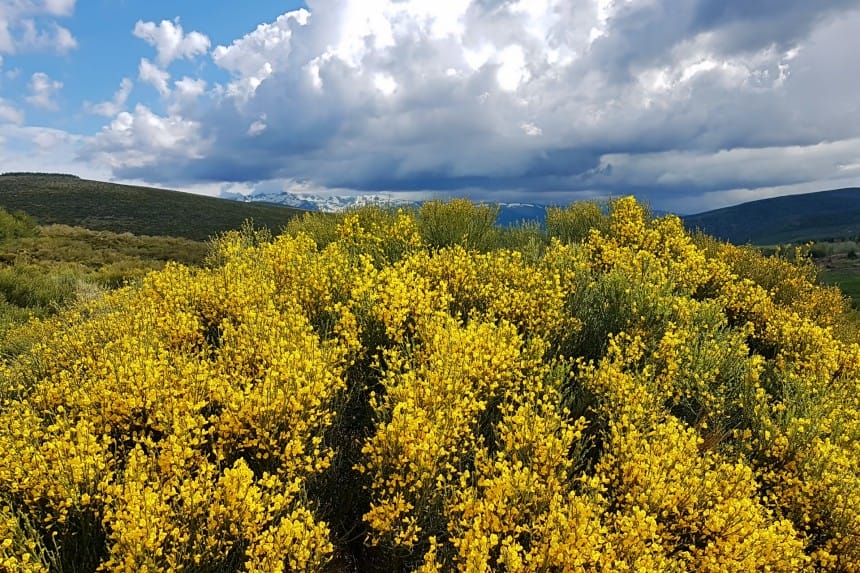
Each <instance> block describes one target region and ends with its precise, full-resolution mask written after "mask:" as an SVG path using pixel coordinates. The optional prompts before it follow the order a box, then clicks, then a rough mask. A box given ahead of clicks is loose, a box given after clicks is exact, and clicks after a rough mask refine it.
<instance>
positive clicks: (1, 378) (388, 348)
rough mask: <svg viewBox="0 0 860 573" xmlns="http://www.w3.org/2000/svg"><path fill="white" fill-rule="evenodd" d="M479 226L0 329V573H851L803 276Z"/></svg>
mask: <svg viewBox="0 0 860 573" xmlns="http://www.w3.org/2000/svg"><path fill="white" fill-rule="evenodd" d="M469 217H474V218H475V221H473V222H469ZM492 217H493V212H492V209H489V208H487V207H484V206H480V205H467V204H466V203H465V202H462V201H458V202H452V203H447V204H443V203H437V204H433V205H432V206H431V207H429V208H428V210H426V211H423V212H422V211H417V212H409V211H403V210H388V209H380V208H369V209H363V210H357V211H353V212H348V213H343V214H339V215H335V216H328V215H319V214H317V215H306V216H304V217H303V218H302V219H301V220H299V219H296V220H295V221H294V222H293V223H291V224H290V225H289V226H288V227H287V232H286V233H284V234H282V235H280V236H276V237H273V236H272V235H271V234H270V233H268V232H267V231H265V230H260V229H257V228H254V227H252V226H250V225H247V226H245V227H244V228H243V229H242V230H240V231H235V232H229V233H226V234H223V235H221V236H220V237H219V238H218V239H217V240H216V241H213V242H212V244H211V249H210V252H209V254H208V256H207V257H206V264H205V265H203V266H188V265H183V264H178V263H169V264H167V265H165V267H164V268H163V269H162V270H158V271H155V272H152V273H150V274H148V275H146V276H145V277H144V278H143V279H142V280H141V281H140V282H139V283H136V284H134V285H130V286H126V287H122V288H119V289H116V290H113V291H110V292H105V293H103V294H99V295H97V296H93V297H91V298H89V299H88V300H82V301H80V302H77V303H73V304H72V305H71V306H69V307H67V308H65V309H64V310H62V311H61V312H59V313H57V314H56V315H54V316H50V317H47V318H45V319H43V320H39V321H34V322H31V323H28V324H27V325H25V326H23V327H22V328H20V329H18V330H15V331H14V336H15V337H17V338H16V340H19V341H23V342H19V344H20V347H19V349H18V351H16V352H15V353H7V354H6V357H5V358H4V359H3V362H2V366H0V536H2V538H3V539H7V540H9V541H8V542H7V543H4V544H3V545H0V559H2V561H0V563H2V566H3V567H5V568H7V569H10V570H32V571H61V570H62V571H66V570H90V571H92V570H96V569H99V570H105V571H141V570H148V571H177V570H188V571H216V572H232V571H244V570H254V571H386V572H389V571H421V572H424V573H428V572H432V571H546V572H549V571H576V570H586V571H605V572H610V571H625V570H636V571H643V572H650V571H654V572H665V571H713V572H715V573H716V572H723V571H737V572H738V573H740V572H746V571H765V570H768V571H778V572H786V573H788V572H796V571H810V572H812V571H828V572H834V573H835V572H844V571H857V565H856V564H857V563H860V538H858V536H857V531H858V530H860V529H858V524H860V510H858V508H860V476H858V473H857V468H856V460H857V458H858V455H860V446H858V444H860V394H858V392H857V390H858V380H860V345H858V344H857V338H856V336H855V335H856V330H854V331H852V330H851V324H852V323H851V319H850V314H849V307H848V303H847V301H846V300H845V299H844V298H843V297H842V296H841V295H840V293H839V292H838V291H837V290H835V289H829V288H824V287H821V286H818V285H816V284H815V283H814V274H812V273H810V271H809V268H808V267H807V266H806V265H808V263H807V262H805V261H806V260H805V259H804V258H803V257H799V258H798V259H797V260H794V261H792V260H786V259H784V258H766V257H763V256H762V255H761V254H760V253H758V252H756V251H754V250H752V249H745V248H737V247H733V246H731V245H728V244H725V243H720V242H718V241H714V240H712V239H709V238H707V237H704V236H695V237H693V236H690V235H689V234H688V233H687V232H685V230H684V228H683V225H682V223H681V221H680V220H679V219H678V218H677V217H673V216H667V217H661V218H652V217H651V216H650V215H649V214H648V212H647V210H646V209H645V208H644V207H643V206H642V205H640V204H638V203H637V202H636V201H635V200H633V199H632V198H621V199H617V200H614V201H612V202H611V203H610V205H609V206H608V208H607V209H604V208H603V207H601V206H599V205H596V204H592V205H580V206H572V207H570V208H567V209H564V210H559V211H558V212H557V213H556V214H555V215H553V217H556V219H554V220H555V222H554V223H553V225H552V226H551V227H550V229H549V231H548V233H546V234H544V233H541V232H540V230H539V229H536V228H534V227H529V226H527V225H523V226H521V227H518V228H516V229H514V230H512V231H502V230H499V229H496V228H494V227H488V226H487V224H488V222H491V221H492V220H493V219H492ZM446 224H447V225H448V226H447V227H446Z"/></svg>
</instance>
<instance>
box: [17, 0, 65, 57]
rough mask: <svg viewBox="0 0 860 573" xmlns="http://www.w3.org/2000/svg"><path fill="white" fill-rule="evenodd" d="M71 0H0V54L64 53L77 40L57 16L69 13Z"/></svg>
mask: <svg viewBox="0 0 860 573" xmlns="http://www.w3.org/2000/svg"><path fill="white" fill-rule="evenodd" d="M74 9H75V0H6V1H0V53H7V54H16V53H22V52H31V51H41V50H47V51H53V52H56V53H58V54H65V53H67V52H69V51H70V50H73V49H75V48H77V46H78V42H77V40H76V39H75V37H74V36H73V35H72V33H71V31H69V29H68V28H65V27H63V26H61V25H60V24H59V23H58V22H57V18H62V17H68V16H71V15H72V13H73V12H74Z"/></svg>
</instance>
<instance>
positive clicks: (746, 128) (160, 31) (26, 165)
mask: <svg viewBox="0 0 860 573" xmlns="http://www.w3.org/2000/svg"><path fill="white" fill-rule="evenodd" d="M858 31H860V1H858V0H815V1H810V0H756V1H755V2H752V1H750V0H519V1H516V0H474V1H468V0H459V1H454V0H360V1H359V0H308V1H307V2H299V1H286V2H272V1H262V0H244V1H243V2H225V1H216V0H211V1H206V2H204V1H202V0H188V1H185V2H169V1H167V0H147V1H146V2H143V1H142V0H86V1H82V2H77V1H76V0H0V172H12V171H40V172H62V173H73V174H76V175H79V176H81V177H85V178H91V179H99V180H104V181H117V182H129V183H138V184H148V185H155V186H161V187H167V188H170V189H178V190H184V191H191V192H196V193H203V194H208V195H216V196H217V195H225V194H236V193H240V194H243V195H252V194H255V193H273V192H281V191H288V192H302V193H317V194H322V195H327V194H356V193H386V194H388V195H390V196H392V197H401V196H402V197H403V198H418V197H452V196H465V197H470V198H472V199H474V200H484V201H525V202H540V203H551V204H566V203H568V202H570V201H575V200H581V199H592V198H602V197H606V196H616V197H617V196H621V195H627V194H634V195H636V196H637V197H639V198H641V199H644V200H646V201H648V202H649V203H650V204H651V206H652V207H653V208H655V209H661V210H669V211H674V212H677V213H682V214H683V213H694V212H700V211H704V210H707V209H711V208H717V207H722V206H727V205H731V204H736V203H741V202H744V201H750V200H755V199H760V198H765V197H772V196H777V195H785V194H791V193H801V192H809V191H819V190H825V189H834V188H839V187H850V186H860V58H858V57H857V54H860V33H858Z"/></svg>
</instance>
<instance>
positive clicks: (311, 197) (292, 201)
mask: <svg viewBox="0 0 860 573" xmlns="http://www.w3.org/2000/svg"><path fill="white" fill-rule="evenodd" d="M222 197H224V198H225V199H232V200H235V201H242V202H245V203H266V204H270V205H284V206H287V207H292V208H294V209H303V210H305V211H321V212H324V213H338V212H341V211H346V210H348V209H353V208H357V207H363V206H366V205H380V206H383V207H413V208H414V207H419V206H420V205H421V203H422V202H421V201H413V200H407V199H397V198H394V197H392V196H391V195H388V194H384V193H369V194H363V195H315V194H312V193H291V192H288V191H284V192H276V193H255V194H253V195H239V194H235V193H225V194H222ZM494 205H498V207H499V216H498V218H497V219H496V221H497V223H498V224H499V225H503V226H509V225H513V224H515V223H519V222H521V221H536V222H538V223H543V221H544V220H545V219H546V209H547V206H546V205H540V204H537V203H494Z"/></svg>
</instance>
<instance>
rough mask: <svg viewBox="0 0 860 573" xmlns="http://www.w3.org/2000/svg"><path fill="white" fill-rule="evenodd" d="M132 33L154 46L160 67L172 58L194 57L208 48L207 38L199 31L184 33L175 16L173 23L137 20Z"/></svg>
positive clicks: (165, 65) (166, 64) (168, 63)
mask: <svg viewBox="0 0 860 573" xmlns="http://www.w3.org/2000/svg"><path fill="white" fill-rule="evenodd" d="M134 35H135V36H137V37H138V38H140V39H142V40H143V41H145V42H146V43H147V44H149V45H150V46H154V47H155V50H156V52H157V53H158V56H157V58H156V61H157V62H158V64H159V65H160V66H161V67H167V66H168V65H170V63H171V62H172V61H174V60H179V59H183V58H185V59H189V60H190V59H194V58H195V57H197V56H199V55H202V54H205V53H206V52H207V51H208V50H209V46H210V42H209V38H208V37H206V36H205V35H203V34H201V33H200V32H189V33H188V34H185V32H184V31H183V29H182V26H181V25H180V24H179V19H178V18H177V19H176V21H175V23H174V22H171V21H169V20H162V21H161V23H160V24H156V23H155V22H143V21H141V20H138V21H137V24H135V26H134Z"/></svg>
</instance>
